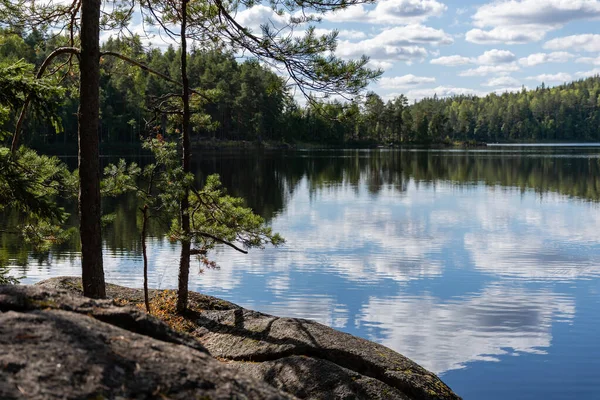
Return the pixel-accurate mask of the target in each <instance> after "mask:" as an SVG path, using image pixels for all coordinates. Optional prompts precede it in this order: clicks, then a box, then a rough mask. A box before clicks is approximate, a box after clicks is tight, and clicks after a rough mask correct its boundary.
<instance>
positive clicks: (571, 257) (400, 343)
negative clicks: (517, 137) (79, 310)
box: [0, 147, 600, 399]
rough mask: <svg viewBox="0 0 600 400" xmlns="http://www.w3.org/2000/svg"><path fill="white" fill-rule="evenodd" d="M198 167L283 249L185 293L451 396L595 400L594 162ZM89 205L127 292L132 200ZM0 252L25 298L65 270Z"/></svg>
mask: <svg viewBox="0 0 600 400" xmlns="http://www.w3.org/2000/svg"><path fill="white" fill-rule="evenodd" d="M199 158H200V160H201V161H198V162H197V163H196V166H195V168H196V169H197V171H198V178H199V179H203V177H204V176H206V175H207V174H209V173H213V172H218V173H220V174H221V175H222V179H223V182H224V183H225V185H226V186H227V187H229V188H230V192H232V193H234V194H236V195H240V196H244V197H245V198H247V200H248V204H249V205H251V206H252V207H253V208H254V209H255V210H256V211H257V212H259V213H260V214H262V215H263V216H264V217H265V218H267V220H268V221H269V223H270V224H271V225H272V226H273V228H274V230H275V231H277V232H280V233H281V234H282V235H283V236H284V237H285V238H286V240H287V243H286V244H285V245H284V246H283V247H280V248H277V249H273V248H267V249H265V250H255V251H251V253H250V254H249V255H242V254H237V253H235V252H234V251H233V250H229V249H225V248H222V249H219V250H218V251H217V252H215V253H214V254H213V257H214V259H215V260H216V261H217V262H218V263H219V265H220V267H221V268H220V269H219V270H207V271H204V272H203V273H199V266H198V268H196V269H194V271H193V272H194V273H193V274H192V277H191V289H192V290H197V291H201V292H204V293H207V294H211V295H214V296H219V297H222V298H225V299H227V300H230V301H233V302H235V303H238V304H240V305H243V306H245V307H249V308H252V309H256V310H260V311H264V312H267V313H272V314H276V315H280V316H292V317H303V318H310V319H313V320H316V321H319V322H321V323H324V324H327V325H330V326H332V327H335V328H338V329H341V330H343V331H346V332H349V333H352V334H355V335H358V336H362V337H365V338H368V339H371V340H374V341H376V342H379V343H382V344H384V345H386V346H389V347H391V348H393V349H395V350H397V351H398V352H400V353H402V354H404V355H406V356H408V357H410V358H412V359H413V360H415V361H416V362H418V363H420V364H421V365H423V366H425V367H426V368H428V369H430V370H431V371H433V372H436V373H438V374H440V375H441V377H442V379H443V380H444V381H445V382H446V383H448V384H449V385H450V386H451V387H452V388H453V389H454V390H455V391H456V392H457V393H458V394H459V395H461V396H463V397H464V398H465V399H574V398H581V399H591V398H598V393H600V334H599V332H600V207H599V200H600V148H598V147H577V148H570V147H560V148H555V147H539V148H536V147H525V148H514V147H509V148H502V147H493V148H488V149H483V150H471V151H462V150H459V151H453V150H439V151H424V150H421V151H418V150H415V151H395V150H394V151H391V150H390V151H387V150H373V151H357V150H347V151H296V152H284V153H269V152H262V153H261V152H231V151H230V152H222V153H211V154H202V155H201V157H199ZM141 162H143V160H141ZM105 205H106V207H107V209H108V210H111V211H115V212H116V213H117V219H116V221H115V223H114V224H113V225H112V226H111V227H109V228H108V229H107V230H106V232H105V234H106V235H105V236H106V239H105V259H104V265H105V271H106V277H107V280H108V281H110V282H114V283H118V284H121V285H127V286H134V287H141V286H142V261H141V249H140V245H139V234H138V225H136V224H138V223H139V217H138V216H137V213H136V202H135V199H134V198H124V199H120V200H114V201H107V202H106V204H105ZM153 231H154V235H155V237H154V238H152V239H151V240H150V244H149V256H150V285H151V287H156V288H175V287H176V285H177V268H176V266H177V263H178V248H177V246H176V245H173V244H170V243H169V242H168V241H167V240H165V239H164V238H162V237H160V232H161V228H160V227H154V230H153ZM0 239H1V240H2V242H1V243H2V248H1V252H2V253H1V254H0V262H3V263H5V264H8V265H10V266H11V267H12V268H13V270H14V271H13V272H14V274H16V275H24V276H25V277H26V278H25V279H24V280H23V282H25V283H33V282H37V281H39V280H41V279H45V278H48V277H52V276H58V275H78V274H79V272H80V271H79V256H78V254H77V246H76V243H75V242H73V243H68V244H66V245H63V246H61V247H60V248H56V249H53V250H52V252H50V253H49V254H36V255H32V254H30V253H28V252H27V251H25V250H23V249H22V247H21V245H20V243H16V242H15V241H14V239H11V238H8V237H6V236H3V237H0Z"/></svg>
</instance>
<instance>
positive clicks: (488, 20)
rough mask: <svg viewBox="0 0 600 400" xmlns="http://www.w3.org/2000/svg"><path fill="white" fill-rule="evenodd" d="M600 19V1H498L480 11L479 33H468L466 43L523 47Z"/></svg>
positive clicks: (476, 16) (475, 18) (475, 20)
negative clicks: (581, 22)
mask: <svg viewBox="0 0 600 400" xmlns="http://www.w3.org/2000/svg"><path fill="white" fill-rule="evenodd" d="M598 17H600V1H598V0H572V1H566V0H509V1H494V2H491V3H487V4H485V5H483V6H481V7H479V8H478V9H477V11H476V12H475V14H474V15H473V17H472V18H473V24H474V25H475V26H476V27H477V28H478V29H473V30H471V31H469V32H467V35H466V39H467V41H469V42H473V43H480V44H492V43H505V44H522V43H528V42H534V41H538V40H541V39H543V38H544V36H545V35H546V34H547V33H548V32H550V31H552V30H555V29H559V28H561V27H562V26H564V25H565V24H567V23H569V22H572V21H577V20H584V19H594V18H598ZM486 27H490V28H492V29H490V30H484V29H483V28H486Z"/></svg>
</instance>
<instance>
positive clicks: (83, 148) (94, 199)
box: [78, 0, 106, 298]
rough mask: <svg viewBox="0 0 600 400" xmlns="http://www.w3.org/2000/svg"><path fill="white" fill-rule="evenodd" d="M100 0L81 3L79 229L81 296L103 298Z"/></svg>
mask: <svg viewBox="0 0 600 400" xmlns="http://www.w3.org/2000/svg"><path fill="white" fill-rule="evenodd" d="M99 42H100V0H85V1H82V4H81V61H80V64H79V65H80V74H81V83H80V86H79V98H80V101H79V132H78V137H79V220H80V222H79V224H80V225H79V230H80V235H81V269H82V280H83V294H84V295H85V296H87V297H92V298H104V297H106V288H105V284H104V269H103V267H102V234H101V229H100V228H101V224H100V218H101V215H102V211H101V209H100V159H99V152H98V146H99V145H98V125H99V119H100V111H99V110H100V90H99V87H100V43H99Z"/></svg>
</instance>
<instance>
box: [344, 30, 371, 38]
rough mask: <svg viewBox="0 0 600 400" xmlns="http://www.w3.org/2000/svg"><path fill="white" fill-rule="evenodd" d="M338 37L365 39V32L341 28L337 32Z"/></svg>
mask: <svg viewBox="0 0 600 400" xmlns="http://www.w3.org/2000/svg"><path fill="white" fill-rule="evenodd" d="M338 38H339V39H348V40H360V39H366V38H367V34H366V33H364V32H362V31H355V30H348V29H342V30H340V31H339V33H338Z"/></svg>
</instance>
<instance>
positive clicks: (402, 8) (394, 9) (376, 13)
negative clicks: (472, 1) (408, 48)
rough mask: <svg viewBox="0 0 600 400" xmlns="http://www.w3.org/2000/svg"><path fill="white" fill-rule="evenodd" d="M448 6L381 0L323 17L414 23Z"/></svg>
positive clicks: (422, 1) (432, 1)
mask: <svg viewBox="0 0 600 400" xmlns="http://www.w3.org/2000/svg"><path fill="white" fill-rule="evenodd" d="M447 8H448V7H446V5H444V4H442V3H440V2H438V1H436V0H383V1H380V2H378V3H377V5H376V6H375V8H374V9H372V10H368V9H367V8H366V7H365V6H364V5H362V4H358V5H355V6H350V7H347V8H345V9H343V10H339V11H335V12H328V13H326V14H325V16H324V17H323V19H325V20H327V21H330V22H363V23H369V24H390V25H399V24H414V23H420V22H424V21H425V20H427V19H428V18H431V17H436V16H440V15H442V14H443V13H444V11H446V9H447Z"/></svg>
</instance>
